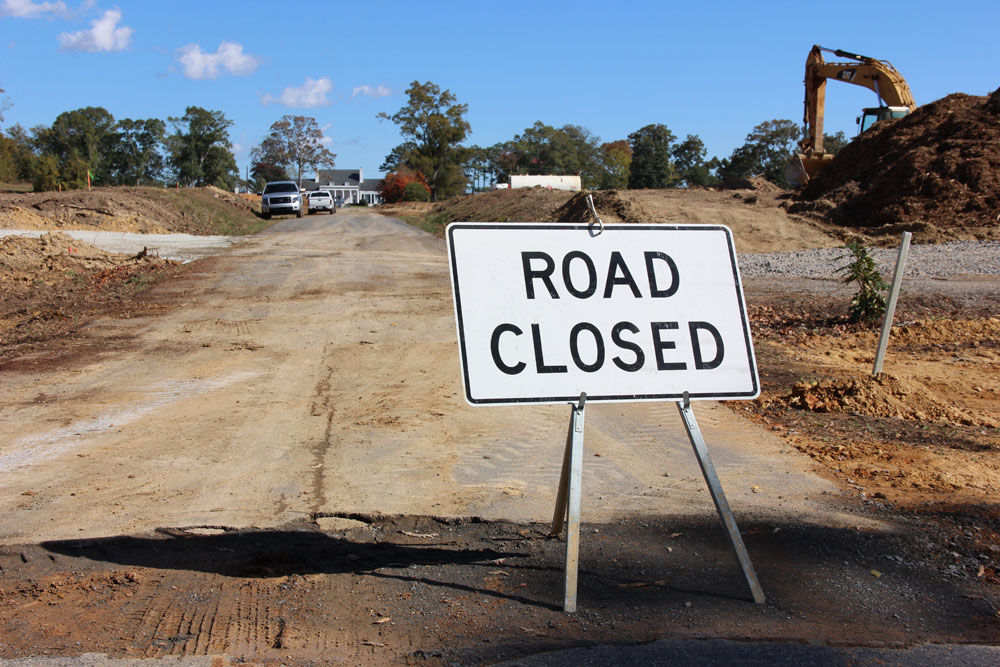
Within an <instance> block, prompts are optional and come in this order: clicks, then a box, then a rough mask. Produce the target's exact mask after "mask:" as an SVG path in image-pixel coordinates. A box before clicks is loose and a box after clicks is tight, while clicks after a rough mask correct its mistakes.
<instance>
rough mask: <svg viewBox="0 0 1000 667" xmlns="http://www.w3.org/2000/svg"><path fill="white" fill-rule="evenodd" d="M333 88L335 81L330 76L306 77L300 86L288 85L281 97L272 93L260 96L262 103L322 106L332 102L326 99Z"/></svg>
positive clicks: (300, 106)
mask: <svg viewBox="0 0 1000 667" xmlns="http://www.w3.org/2000/svg"><path fill="white" fill-rule="evenodd" d="M331 90H333V82H332V81H330V78H329V77H326V76H324V77H322V78H320V79H310V78H308V77H306V82H305V83H304V84H302V85H301V86H299V87H298V88H293V87H292V86H288V87H287V88H285V90H284V91H282V93H281V97H275V96H273V95H271V94H270V93H269V94H267V95H264V96H263V97H262V98H260V103H261V104H265V105H266V104H272V103H274V102H278V103H280V104H284V105H285V106H286V107H298V108H301V109H308V108H310V107H322V106H326V105H328V104H329V103H330V101H329V100H328V99H326V94H327V93H329V92H330V91H331Z"/></svg>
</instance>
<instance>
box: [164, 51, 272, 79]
mask: <svg viewBox="0 0 1000 667" xmlns="http://www.w3.org/2000/svg"><path fill="white" fill-rule="evenodd" d="M177 60H178V61H179V62H180V63H181V64H182V65H184V76H186V77H187V78H189V79H218V78H219V74H220V69H223V70H225V71H226V72H228V73H230V74H232V75H233V76H246V75H248V74H253V73H254V72H255V71H256V70H257V67H258V66H259V65H260V60H258V59H257V58H255V57H254V56H251V55H250V54H249V53H243V45H242V44H237V43H236V42H222V43H221V44H219V48H218V49H217V50H216V51H215V53H205V52H204V51H202V50H201V47H200V46H198V45H197V44H188V45H187V46H182V47H181V48H179V49H177Z"/></svg>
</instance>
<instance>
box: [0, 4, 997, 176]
mask: <svg viewBox="0 0 1000 667" xmlns="http://www.w3.org/2000/svg"><path fill="white" fill-rule="evenodd" d="M998 25H1000V2H997V0H984V1H975V0H974V1H968V2H962V1H956V2H951V3H943V2H939V1H937V2H929V1H924V0H915V1H912V2H891V1H883V2H868V3H866V2H859V3H811V2H802V1H801V0H800V1H798V2H758V3H750V2H685V3H674V2H667V1H663V2H629V1H628V0H623V1H621V2H617V3H615V2H607V1H604V2H592V1H590V0H581V1H579V2H546V1H545V0H536V1H535V2H521V1H519V0H503V1H502V2H491V3H485V2H482V3H476V2H452V1H448V0H444V1H439V2H435V1H433V0H425V1H424V2H391V1H379V0H363V1H360V2H346V3H332V2H331V3H322V2H310V3H299V2H294V1H293V2H274V1H271V2H256V1H253V0H243V1H242V2H233V1H228V0H201V1H200V2H192V1H188V0H173V1H169V2H152V1H148V0H143V1H129V0H123V1H121V2H118V3H113V2H110V1H108V0H82V1H81V0H64V1H58V0H56V1H53V0H0V54H2V58H0V88H3V89H5V90H6V96H7V98H9V101H10V102H11V103H12V105H13V106H11V108H9V109H8V110H7V112H6V114H5V117H6V118H5V122H4V124H3V127H4V128H6V127H9V126H10V125H13V124H15V123H20V124H22V125H24V126H25V127H28V128H30V127H32V126H35V125H39V124H42V125H49V124H51V123H52V121H53V120H54V119H55V117H56V116H57V115H58V114H59V113H61V112H63V111H68V110H71V109H76V108H80V107H85V106H102V107H104V108H106V109H107V110H108V111H110V112H111V113H112V114H113V115H114V116H115V118H151V117H155V118H162V119H166V118H167V117H168V116H180V115H182V114H183V113H184V109H185V107H186V106H189V105H196V106H200V107H204V108H206V109H212V110H219V111H222V112H223V113H225V115H226V117H227V118H229V119H230V120H232V121H233V127H232V128H231V138H232V141H233V144H234V149H235V150H234V152H235V153H236V155H237V161H238V163H239V165H240V169H241V173H243V172H244V170H245V167H246V164H247V153H248V151H249V149H250V148H251V147H252V146H253V145H255V144H256V143H258V142H259V141H260V140H261V138H262V137H263V136H264V135H265V134H266V132H267V129H268V127H269V126H270V124H271V123H272V122H274V121H275V120H277V119H279V118H280V117H281V116H282V115H284V114H301V115H307V116H312V117H314V118H316V120H317V121H318V122H319V124H320V125H321V126H322V127H323V128H324V131H325V133H326V136H327V137H328V140H329V142H330V146H331V148H332V150H333V151H334V152H335V153H336V154H337V162H336V164H337V166H338V167H340V168H349V167H350V168H353V167H363V168H364V169H365V175H366V176H369V175H375V173H377V172H378V167H379V165H380V164H381V163H382V160H383V159H384V157H385V155H386V154H387V153H388V152H389V151H390V150H391V149H392V147H393V146H395V145H396V144H398V143H399V142H400V137H399V134H398V132H397V128H396V127H395V126H394V125H393V124H392V123H390V122H387V121H380V120H378V119H377V118H376V114H377V113H379V112H382V111H384V112H388V113H390V114H391V113H393V112H395V111H396V110H398V109H399V108H400V107H401V106H403V104H404V103H405V100H406V98H405V93H404V91H405V90H406V88H407V86H408V85H409V83H410V82H411V81H414V80H419V81H433V82H434V83H436V84H438V85H439V86H441V88H443V89H449V90H451V91H452V92H453V93H454V94H455V95H456V96H457V98H458V100H459V101H461V102H464V103H466V104H468V105H469V113H468V115H467V119H468V120H469V122H470V123H471V125H472V135H471V136H470V137H469V140H468V142H467V143H469V144H479V145H484V146H486V145H491V144H494V143H496V142H498V141H505V140H507V139H510V138H512V137H513V136H514V135H515V134H517V133H520V132H521V131H523V130H524V129H525V128H526V127H529V126H531V125H532V124H533V123H534V122H535V121H539V120H540V121H542V122H543V123H546V124H548V125H554V126H562V125H564V124H567V123H572V124H576V125H582V126H583V127H586V128H588V129H589V130H590V131H591V132H593V133H594V134H596V135H597V136H599V137H600V138H601V139H602V140H604V141H613V140H616V139H624V138H625V137H627V135H628V134H629V133H630V132H632V131H634V130H636V129H638V128H640V127H642V126H644V125H647V124H649V123H663V124H665V125H667V127H669V128H670V129H671V131H673V133H674V134H675V135H677V136H678V137H679V138H683V137H684V136H685V135H687V134H697V135H698V136H700V137H701V138H702V140H703V141H704V142H705V144H706V147H707V148H708V152H709V156H712V155H717V156H720V157H725V156H727V155H728V154H729V153H730V152H731V151H732V150H733V148H735V147H736V146H739V145H740V144H742V143H743V140H744V138H745V136H746V134H747V133H748V132H749V131H750V129H751V128H752V127H753V126H754V125H756V124H758V123H760V122H762V121H765V120H770V119H773V118H789V119H792V120H794V121H796V122H800V121H801V117H802V94H803V90H802V77H803V68H804V63H805V58H806V54H807V52H808V50H809V48H810V47H811V45H812V44H814V43H816V44H821V45H823V46H827V47H830V48H840V49H844V50H847V51H853V52H855V53H862V54H865V55H869V56H873V57H876V58H882V59H886V60H890V61H892V63H893V64H894V65H895V66H896V68H897V69H899V71H900V72H901V73H902V74H903V76H904V77H906V79H907V80H908V81H909V83H910V86H911V88H912V89H913V93H914V96H915V97H916V99H917V103H918V104H924V103H927V102H931V101H933V100H936V99H938V98H940V97H943V96H945V95H947V94H949V93H953V92H964V93H969V94H975V95H985V94H988V93H990V92H991V91H993V90H995V89H996V88H997V87H1000V55H998V54H1000V51H998V49H997V42H998V39H997V26H998ZM875 103H876V102H875V96H874V94H873V93H871V92H869V91H867V90H865V89H862V88H859V87H855V86H849V85H846V84H843V85H842V84H839V83H836V82H834V83H832V84H831V85H830V86H829V87H828V90H827V130H828V131H829V132H835V131H837V130H844V131H845V132H846V133H847V134H848V135H849V136H852V135H853V134H854V133H855V124H854V119H855V117H856V116H857V114H858V112H859V110H860V109H861V108H862V107H865V106H874V105H875Z"/></svg>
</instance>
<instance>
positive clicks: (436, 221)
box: [398, 212, 455, 239]
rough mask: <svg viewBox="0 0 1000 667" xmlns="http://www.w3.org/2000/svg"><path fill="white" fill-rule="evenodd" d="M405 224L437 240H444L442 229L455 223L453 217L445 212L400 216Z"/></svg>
mask: <svg viewBox="0 0 1000 667" xmlns="http://www.w3.org/2000/svg"><path fill="white" fill-rule="evenodd" d="M398 217H399V218H401V219H402V220H404V221H405V222H407V223H409V224H411V225H413V226H414V227H416V228H417V229H422V230H424V231H425V232H427V233H428V234H433V235H434V236H436V237H438V238H439V239H443V238H444V228H445V227H447V226H448V225H449V224H451V223H452V222H454V221H455V217H454V216H452V215H449V214H448V213H445V212H439V213H425V214H423V215H400V216H398Z"/></svg>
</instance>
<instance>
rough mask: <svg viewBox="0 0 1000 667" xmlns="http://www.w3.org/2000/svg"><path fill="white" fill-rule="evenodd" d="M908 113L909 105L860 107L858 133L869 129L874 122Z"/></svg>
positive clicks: (901, 116) (900, 116)
mask: <svg viewBox="0 0 1000 667" xmlns="http://www.w3.org/2000/svg"><path fill="white" fill-rule="evenodd" d="M909 114H910V109H909V107H872V108H870V109H862V110H861V115H860V116H859V117H858V120H857V123H858V134H862V133H863V132H866V131H867V130H869V129H871V127H872V126H873V125H875V123H877V122H879V121H881V120H889V119H891V118H904V117H906V116H908V115H909Z"/></svg>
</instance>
